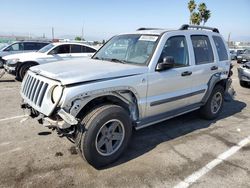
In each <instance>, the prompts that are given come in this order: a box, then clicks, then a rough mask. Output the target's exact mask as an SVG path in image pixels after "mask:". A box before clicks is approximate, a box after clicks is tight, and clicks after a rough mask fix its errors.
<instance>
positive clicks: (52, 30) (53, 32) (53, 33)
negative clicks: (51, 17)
mask: <svg viewBox="0 0 250 188" xmlns="http://www.w3.org/2000/svg"><path fill="white" fill-rule="evenodd" d="M52 40H54V27H52Z"/></svg>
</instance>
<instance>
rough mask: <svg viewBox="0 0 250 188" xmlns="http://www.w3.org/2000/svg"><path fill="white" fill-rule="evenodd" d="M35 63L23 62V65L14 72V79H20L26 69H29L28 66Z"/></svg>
mask: <svg viewBox="0 0 250 188" xmlns="http://www.w3.org/2000/svg"><path fill="white" fill-rule="evenodd" d="M35 65H36V64H34V63H25V64H24V65H22V66H21V67H20V68H19V70H17V74H16V80H18V81H22V80H23V78H24V76H25V74H26V73H27V71H28V70H29V68H30V67H32V66H35Z"/></svg>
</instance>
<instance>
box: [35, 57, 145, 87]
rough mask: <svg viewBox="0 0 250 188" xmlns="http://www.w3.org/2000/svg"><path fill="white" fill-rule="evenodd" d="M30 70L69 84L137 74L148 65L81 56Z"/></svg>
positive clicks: (141, 72)
mask: <svg viewBox="0 0 250 188" xmlns="http://www.w3.org/2000/svg"><path fill="white" fill-rule="evenodd" d="M31 71H32V72H35V73H37V74H39V75H42V76H45V77H48V78H51V79H54V80H58V81H60V82H61V83H62V85H69V84H76V83H81V82H90V81H104V80H110V79H116V78H122V77H127V76H134V75H139V74H143V73H146V72H147V71H148V67H147V66H139V65H128V64H122V63H114V62H109V61H102V60H95V59H84V58H81V59H76V60H68V61H63V62H62V61H59V62H54V63H48V64H44V65H38V66H35V67H31Z"/></svg>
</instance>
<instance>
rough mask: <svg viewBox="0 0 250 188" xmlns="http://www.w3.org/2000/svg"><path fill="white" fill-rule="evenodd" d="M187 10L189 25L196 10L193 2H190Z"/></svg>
mask: <svg viewBox="0 0 250 188" xmlns="http://www.w3.org/2000/svg"><path fill="white" fill-rule="evenodd" d="M188 9H189V11H190V19H189V24H191V23H192V14H193V12H194V10H195V9H196V3H195V1H194V0H190V1H189V3H188Z"/></svg>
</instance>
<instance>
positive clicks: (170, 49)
mask: <svg viewBox="0 0 250 188" xmlns="http://www.w3.org/2000/svg"><path fill="white" fill-rule="evenodd" d="M164 57H173V58H174V62H175V67H182V66H187V65H188V64H189V62H188V49H187V42H186V39H185V37H184V36H176V37H170V38H169V39H168V40H167V42H166V43H165V45H164V48H163V50H162V53H161V56H160V59H159V62H163V59H164Z"/></svg>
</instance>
